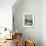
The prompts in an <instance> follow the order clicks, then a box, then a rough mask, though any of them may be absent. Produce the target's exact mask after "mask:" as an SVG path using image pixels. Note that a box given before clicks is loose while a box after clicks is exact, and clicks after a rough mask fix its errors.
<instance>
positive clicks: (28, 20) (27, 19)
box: [23, 13, 34, 27]
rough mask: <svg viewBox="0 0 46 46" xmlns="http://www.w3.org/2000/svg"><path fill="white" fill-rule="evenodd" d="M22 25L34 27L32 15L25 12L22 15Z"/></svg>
mask: <svg viewBox="0 0 46 46" xmlns="http://www.w3.org/2000/svg"><path fill="white" fill-rule="evenodd" d="M23 25H24V27H34V15H33V14H30V13H25V14H24V15H23Z"/></svg>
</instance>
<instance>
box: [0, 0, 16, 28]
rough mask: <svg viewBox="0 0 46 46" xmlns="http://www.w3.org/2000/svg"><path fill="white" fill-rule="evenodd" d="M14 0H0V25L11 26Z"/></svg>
mask: <svg viewBox="0 0 46 46" xmlns="http://www.w3.org/2000/svg"><path fill="white" fill-rule="evenodd" d="M15 2H16V0H0V27H7V28H9V29H11V28H12V6H13V5H14V3H15Z"/></svg>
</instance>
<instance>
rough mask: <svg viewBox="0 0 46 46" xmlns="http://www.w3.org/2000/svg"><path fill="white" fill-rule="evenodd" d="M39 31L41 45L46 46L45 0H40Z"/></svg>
mask: <svg viewBox="0 0 46 46" xmlns="http://www.w3.org/2000/svg"><path fill="white" fill-rule="evenodd" d="M39 24H40V29H41V30H40V31H41V40H42V46H46V0H42V1H41V15H40V23H39Z"/></svg>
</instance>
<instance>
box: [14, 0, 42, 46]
mask: <svg viewBox="0 0 46 46" xmlns="http://www.w3.org/2000/svg"><path fill="white" fill-rule="evenodd" d="M14 6H16V5H14ZM40 9H41V1H40V0H23V1H22V2H21V3H20V5H18V6H17V7H15V8H14V9H13V10H14V19H15V28H16V29H17V30H18V32H22V33H23V36H24V38H28V39H32V40H34V41H35V44H36V46H41V33H40V32H41V31H40V24H39V17H40ZM26 12H27V13H33V14H34V16H35V22H34V23H35V27H30V28H29V27H24V26H23V14H24V13H26Z"/></svg>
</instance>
